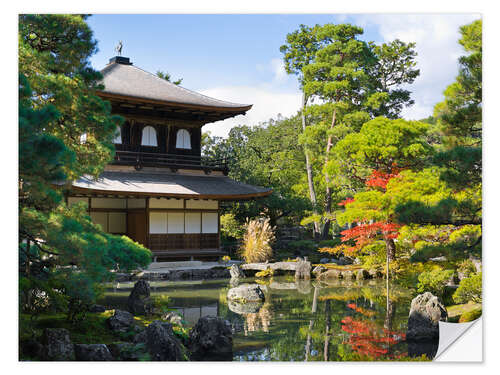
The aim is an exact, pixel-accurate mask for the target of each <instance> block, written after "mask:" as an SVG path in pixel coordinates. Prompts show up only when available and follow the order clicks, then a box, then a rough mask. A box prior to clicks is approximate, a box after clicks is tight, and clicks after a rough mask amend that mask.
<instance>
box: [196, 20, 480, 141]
mask: <svg viewBox="0 0 500 375" xmlns="http://www.w3.org/2000/svg"><path fill="white" fill-rule="evenodd" d="M479 17H480V16H479V15H475V14H469V15H467V14H415V15H409V14H387V15H375V14H373V15H356V16H354V17H353V18H354V22H353V23H354V24H357V25H360V26H374V27H376V28H377V29H378V31H379V34H380V35H381V37H382V38H383V41H385V42H388V41H392V40H394V39H396V38H399V39H401V40H403V41H405V42H415V43H416V49H417V53H418V56H417V64H418V66H417V67H418V68H419V69H420V76H419V77H418V78H417V79H416V80H415V82H414V83H413V84H412V85H410V86H408V89H409V90H410V91H411V92H412V93H413V94H412V97H413V99H414V100H415V104H414V105H413V106H411V107H409V108H405V109H404V110H403V113H402V114H403V117H405V118H407V119H421V118H425V117H427V116H429V115H431V114H432V113H433V108H434V105H435V104H436V103H438V102H440V101H442V100H443V94H442V93H443V91H444V90H445V88H446V87H447V86H448V85H449V84H450V83H452V82H453V81H454V80H455V77H456V75H457V73H458V63H457V60H458V57H459V56H461V55H462V54H463V51H462V47H461V46H460V45H459V44H458V39H459V38H460V33H459V27H460V26H462V25H465V24H467V23H470V22H472V21H473V20H475V19H478V18H479ZM379 42H380V41H379ZM259 73H260V74H259ZM262 73H268V74H267V78H266V81H265V82H266V83H262V82H263V80H264V78H263V77H262V76H261V74H262ZM269 73H270V74H269ZM269 75H271V78H269ZM259 79H260V82H259ZM291 79H294V78H293V77H290V76H289V75H287V74H286V72H285V70H284V67H283V62H282V61H281V60H280V59H277V58H275V59H272V60H270V61H269V62H267V63H265V64H258V65H257V66H256V83H255V86H225V87H214V88H208V89H205V90H201V91H200V92H201V93H203V94H205V95H208V96H212V97H215V98H218V99H222V100H228V101H231V102H237V103H249V104H253V105H254V106H253V108H252V109H250V111H248V113H247V114H246V115H245V116H237V117H236V118H232V119H227V120H224V121H219V122H216V123H213V124H208V125H206V126H204V130H205V131H207V130H208V131H211V133H212V134H213V135H217V136H227V134H228V133H229V130H230V129H231V128H232V127H233V126H236V125H243V124H245V125H257V124H258V123H260V122H263V121H267V120H269V119H270V118H275V117H276V116H277V115H278V114H279V113H280V114H282V115H283V116H291V115H294V114H295V113H296V112H297V111H298V109H299V107H300V100H301V95H300V92H299V91H298V90H297V89H293V88H290V85H288V84H289V83H290V80H291Z"/></svg>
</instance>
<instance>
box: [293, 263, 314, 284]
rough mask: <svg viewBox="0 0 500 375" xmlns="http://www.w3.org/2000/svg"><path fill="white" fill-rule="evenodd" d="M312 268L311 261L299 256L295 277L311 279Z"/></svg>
mask: <svg viewBox="0 0 500 375" xmlns="http://www.w3.org/2000/svg"><path fill="white" fill-rule="evenodd" d="M311 269H312V267H311V262H309V261H307V259H304V260H302V259H300V258H299V260H298V261H297V266H296V268H295V279H304V280H309V279H310V278H311Z"/></svg>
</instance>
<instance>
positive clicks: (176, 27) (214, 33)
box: [88, 14, 480, 137]
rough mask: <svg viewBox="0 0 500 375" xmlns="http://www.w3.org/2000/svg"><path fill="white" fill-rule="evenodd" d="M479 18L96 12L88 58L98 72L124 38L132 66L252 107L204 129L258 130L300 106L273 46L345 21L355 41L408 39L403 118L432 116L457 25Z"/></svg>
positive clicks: (449, 73)
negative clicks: (304, 30) (411, 48)
mask: <svg viewBox="0 0 500 375" xmlns="http://www.w3.org/2000/svg"><path fill="white" fill-rule="evenodd" d="M478 18H480V15H478V14H386V15H384V14H351V15H349V14H346V15H344V14H317V15H313V14H267V15H264V14H245V15H237V14H231V15H229V14H228V15H224V14H219V15H217V14H210V15H201V14H192V15H190V14H154V15H153V14H142V15H133V14H126V15H112V14H97V15H93V16H92V17H90V18H89V20H88V22H89V24H90V26H91V28H92V30H93V31H94V37H95V39H96V40H97V41H98V48H99V51H98V52H97V53H96V54H95V55H94V56H92V59H91V62H92V65H93V66H94V68H96V69H102V68H103V67H104V66H105V65H106V63H107V62H108V60H109V59H110V58H111V57H112V56H114V55H115V54H116V53H115V52H114V47H115V46H116V45H117V44H118V41H120V40H122V41H123V51H122V54H123V56H126V57H129V58H130V59H131V61H132V63H133V64H134V65H135V66H138V67H140V68H142V69H144V70H147V71H149V72H152V73H155V72H156V71H158V70H162V71H165V72H169V73H170V74H171V75H172V78H173V79H177V78H182V79H183V81H182V84H181V86H183V87H185V88H188V89H190V90H194V91H197V92H200V93H202V94H205V95H208V96H212V97H215V98H217V99H222V100H228V101H231V102H235V103H242V104H253V107H252V109H251V110H249V111H248V112H247V114H246V115H240V116H237V117H235V118H232V119H227V120H224V121H219V122H215V123H211V124H207V125H205V126H204V127H203V130H204V131H210V132H211V134H212V135H216V136H223V137H224V136H227V134H228V133H229V130H230V129H231V128H232V127H234V126H236V125H257V124H259V123H261V122H265V121H267V120H269V119H270V118H276V116H277V115H278V114H281V115H282V116H292V115H294V114H296V113H297V111H298V109H299V108H300V99H301V94H300V91H299V86H298V83H297V78H296V77H295V76H293V75H287V74H286V73H285V71H284V68H283V63H282V54H281V52H280V50H279V48H280V46H281V45H282V44H284V43H285V39H286V35H287V34H288V33H290V32H293V31H294V30H296V29H297V28H298V27H299V25H300V24H305V25H308V26H313V25H315V24H325V23H351V24H354V25H358V26H361V27H362V28H363V29H364V34H363V35H362V36H361V37H360V39H363V40H366V41H374V42H376V43H382V42H390V41H392V40H394V39H396V38H399V39H401V40H402V41H404V42H415V43H416V50H417V53H418V57H417V67H418V68H419V69H420V76H419V77H418V78H417V79H416V80H415V82H414V83H413V84H412V85H410V86H409V87H408V89H409V90H410V91H412V93H413V94H412V97H413V99H414V100H415V104H414V105H413V106H411V107H409V108H405V109H404V110H403V113H402V115H403V117H404V118H406V119H409V120H414V119H422V118H425V117H428V116H430V115H432V112H433V108H434V105H435V104H436V103H438V102H440V101H441V100H442V99H443V91H444V89H445V88H446V86H448V85H449V84H450V83H452V82H453V81H454V79H455V77H456V75H457V73H458V63H457V60H458V57H459V56H461V55H462V54H463V51H462V48H461V46H460V45H459V44H458V39H459V38H460V34H459V27H460V26H461V25H465V24H467V23H470V22H472V21H474V20H475V19H478Z"/></svg>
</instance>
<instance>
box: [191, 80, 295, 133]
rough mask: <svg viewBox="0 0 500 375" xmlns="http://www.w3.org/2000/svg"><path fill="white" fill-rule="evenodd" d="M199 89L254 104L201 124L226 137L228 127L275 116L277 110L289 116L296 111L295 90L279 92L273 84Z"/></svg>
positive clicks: (252, 122)
mask: <svg viewBox="0 0 500 375" xmlns="http://www.w3.org/2000/svg"><path fill="white" fill-rule="evenodd" d="M200 93H202V94H203V95H208V96H211V97H213V98H217V99H221V100H227V101H231V102H235V103H244V104H253V107H252V108H251V109H250V110H249V111H248V112H247V114H246V115H239V116H236V117H233V118H230V119H227V120H223V121H217V122H214V123H211V124H207V125H205V126H204V127H203V131H210V132H211V134H212V135H215V136H221V137H226V136H227V135H228V134H229V130H231V128H232V127H234V126H237V125H250V126H253V125H257V124H259V123H260V122H263V121H267V120H269V119H271V118H276V116H277V115H278V114H281V115H283V116H285V117H287V116H292V115H294V114H295V113H297V111H298V109H299V107H300V101H301V96H300V93H299V92H298V91H297V92H280V91H278V90H277V89H276V88H275V87H273V86H272V85H261V86H257V87H250V86H227V87H215V88H211V89H206V90H201V91H200Z"/></svg>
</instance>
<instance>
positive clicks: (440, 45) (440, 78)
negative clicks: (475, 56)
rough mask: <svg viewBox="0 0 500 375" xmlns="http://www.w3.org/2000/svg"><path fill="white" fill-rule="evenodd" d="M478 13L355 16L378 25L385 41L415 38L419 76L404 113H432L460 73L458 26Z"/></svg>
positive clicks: (415, 115)
mask: <svg viewBox="0 0 500 375" xmlns="http://www.w3.org/2000/svg"><path fill="white" fill-rule="evenodd" d="M479 17H480V16H479V15H476V14H468V15H467V14H414V15H406V14H390V15H370V16H357V17H355V19H356V21H357V22H356V23H359V24H363V25H365V26H366V25H375V26H376V27H377V28H378V31H379V33H380V35H381V36H382V38H383V39H384V41H385V42H388V41H392V40H394V39H396V38H398V39H401V40H402V41H404V42H415V43H416V50H417V53H418V56H417V64H418V65H417V68H419V69H420V76H419V77H418V78H417V79H416V80H415V82H414V83H413V84H412V85H409V86H408V87H407V88H408V89H409V90H410V91H412V93H413V98H414V99H415V104H414V105H413V106H412V107H409V108H405V109H404V110H403V113H402V114H403V117H405V118H408V119H420V118H423V117H427V116H429V115H431V114H432V113H433V108H434V105H435V104H436V103H438V102H440V101H442V100H443V95H442V93H443V91H444V90H445V88H446V86H448V85H449V84H450V83H452V82H453V81H454V80H455V77H456V75H457V74H458V62H457V60H458V57H459V56H461V55H463V50H462V47H461V46H460V45H459V44H458V40H459V39H460V33H459V27H460V26H462V25H465V24H467V23H470V22H472V21H473V20H475V19H478V18H479Z"/></svg>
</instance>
